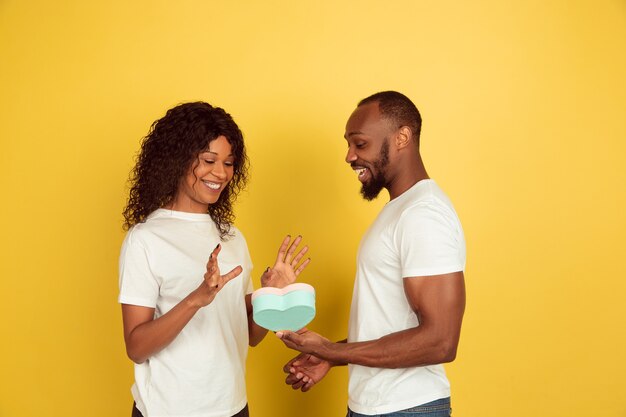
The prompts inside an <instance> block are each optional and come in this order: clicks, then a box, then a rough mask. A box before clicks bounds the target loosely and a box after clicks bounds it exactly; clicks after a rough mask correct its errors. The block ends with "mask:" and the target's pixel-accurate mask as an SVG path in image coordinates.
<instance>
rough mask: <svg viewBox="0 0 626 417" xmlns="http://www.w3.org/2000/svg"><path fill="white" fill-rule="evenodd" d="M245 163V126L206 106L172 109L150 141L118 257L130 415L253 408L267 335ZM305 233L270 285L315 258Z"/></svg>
mask: <svg viewBox="0 0 626 417" xmlns="http://www.w3.org/2000/svg"><path fill="white" fill-rule="evenodd" d="M247 169H248V161H247V157H246V152H245V147H244V143H243V135H242V133H241V131H240V130H239V128H238V127H237V125H236V124H235V122H234V121H233V119H232V117H231V116H230V115H229V114H228V113H226V112H225V111H224V110H223V109H221V108H217V107H213V106H211V105H209V104H207V103H204V102H194V103H185V104H181V105H179V106H176V107H174V108H172V109H170V110H169V111H168V112H167V113H166V115H165V116H164V117H163V118H161V119H159V120H157V121H156V122H155V123H154V124H153V125H152V127H151V129H150V131H149V133H148V135H147V136H146V138H145V139H144V140H143V143H142V145H141V151H140V153H139V156H138V158H137V163H136V165H135V168H134V169H133V171H132V174H131V178H130V183H131V189H130V195H129V199H128V205H127V206H126V208H125V210H124V218H125V223H124V226H125V228H126V229H128V234H127V235H126V238H125V240H124V243H123V245H122V250H121V256H120V295H119V302H120V303H121V304H122V316H123V321H124V340H125V342H126V351H127V353H128V356H129V357H130V359H132V360H133V362H135V384H134V385H133V388H132V393H133V397H134V399H135V403H136V404H135V406H134V407H133V416H142V415H143V416H144V417H153V416H154V417H157V416H194V417H195V416H198V417H199V416H216V417H218V416H219V417H227V416H247V415H248V407H247V400H246V389H245V378H244V374H245V369H244V368H245V359H246V355H247V347H248V344H250V345H251V346H255V345H256V344H257V343H259V342H260V341H261V340H262V339H263V337H264V336H265V334H266V333H267V330H265V329H263V328H261V327H259V326H258V325H256V324H255V323H254V321H253V320H252V305H251V301H250V294H251V292H252V290H253V287H252V282H251V279H250V270H251V269H252V262H251V260H250V255H249V253H248V248H247V245H246V241H245V239H244V237H243V236H242V235H241V233H240V232H239V230H237V228H235V227H234V226H233V224H232V223H233V219H234V215H233V203H234V201H235V198H236V197H237V195H238V193H239V192H240V191H241V190H242V189H243V187H244V186H245V183H246V180H247ZM300 240H301V238H300V237H297V238H296V239H295V240H294V241H293V242H292V241H291V238H290V237H289V236H287V237H286V238H285V239H284V241H283V242H282V244H281V246H280V249H279V254H278V258H277V260H276V263H275V265H274V267H273V268H271V269H270V268H268V269H267V270H266V271H265V273H264V274H263V276H262V277H261V285H262V286H273V287H283V286H285V285H287V284H290V283H292V282H294V281H295V278H296V276H297V275H298V274H299V273H300V272H301V271H302V270H303V269H304V267H305V266H306V265H307V264H308V262H309V261H310V259H307V260H305V261H304V262H302V263H301V264H300V265H299V266H298V264H299V262H300V260H301V259H302V257H303V256H304V254H305V253H306V252H307V247H306V246H305V247H304V248H302V249H301V250H299V251H298V252H297V253H296V247H297V246H298V244H299V243H300ZM218 257H219V262H218ZM221 271H229V272H227V273H226V274H223V275H222V274H221Z"/></svg>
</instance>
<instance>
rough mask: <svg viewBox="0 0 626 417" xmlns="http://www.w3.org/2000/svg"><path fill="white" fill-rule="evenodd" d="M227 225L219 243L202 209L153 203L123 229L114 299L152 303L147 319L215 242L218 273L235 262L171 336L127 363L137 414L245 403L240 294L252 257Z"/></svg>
mask: <svg viewBox="0 0 626 417" xmlns="http://www.w3.org/2000/svg"><path fill="white" fill-rule="evenodd" d="M232 232H234V236H233V237H232V238H230V239H228V240H226V241H224V242H221V241H220V238H219V233H218V230H217V227H216V226H215V223H214V222H213V220H212V219H211V217H210V216H209V215H208V214H196V213H184V212H178V211H172V210H166V209H158V210H156V211H155V212H153V213H152V214H151V215H150V216H149V217H148V219H147V220H146V221H145V222H144V223H140V224H137V225H135V226H134V227H133V228H131V230H130V231H129V232H128V234H127V235H126V238H125V240H124V243H123V244H122V250H121V255H120V295H119V302H120V303H123V304H132V305H138V306H144V307H151V308H155V313H154V317H155V318H158V317H160V316H162V315H163V314H165V313H167V312H168V311H169V310H171V309H172V308H173V307H174V306H175V305H176V304H178V303H179V302H180V301H181V300H182V299H183V298H185V297H186V296H187V295H189V294H190V293H191V292H192V291H193V290H195V289H196V288H198V286H199V285H200V284H201V282H202V280H203V276H204V274H205V272H206V264H207V261H208V259H209V255H210V254H211V251H212V250H213V249H214V248H215V247H216V245H217V244H218V243H221V244H222V249H221V252H220V254H219V255H218V265H219V268H220V272H221V273H226V272H228V271H230V270H231V269H232V268H234V267H236V266H237V265H241V266H242V268H243V272H242V273H241V274H240V275H239V276H238V277H236V278H234V279H233V280H231V281H230V282H228V283H227V284H226V285H225V286H224V288H223V289H222V290H221V291H220V292H219V293H218V294H217V296H216V297H215V299H214V300H213V302H211V304H209V305H208V306H206V307H203V308H201V309H200V310H199V311H198V312H197V313H196V314H195V316H194V317H193V318H192V319H191V320H190V321H189V323H188V324H187V325H186V326H185V327H184V328H183V330H182V331H181V332H180V334H178V336H176V338H175V339H174V340H173V341H172V343H170V344H169V345H168V346H167V347H165V348H164V349H163V350H161V351H160V352H158V353H156V354H155V355H153V356H151V357H150V358H149V359H148V360H147V361H145V362H144V363H142V364H139V365H137V364H135V384H134V385H133V388H132V393H133V397H134V399H135V402H136V403H137V408H138V409H139V411H141V412H142V413H143V415H144V417H165V416H168V417H179V416H180V417H182V416H185V417H225V416H232V415H233V414H236V413H237V412H238V411H240V410H241V409H243V408H244V407H245V405H246V402H247V399H246V386H245V362H246V356H247V352H248V316H247V313H246V305H245V295H246V294H248V293H251V292H252V281H251V280H250V271H251V269H252V262H251V260H250V254H249V253H248V247H247V245H246V241H245V239H244V237H243V236H242V235H241V233H240V232H239V230H237V229H236V228H234V227H232Z"/></svg>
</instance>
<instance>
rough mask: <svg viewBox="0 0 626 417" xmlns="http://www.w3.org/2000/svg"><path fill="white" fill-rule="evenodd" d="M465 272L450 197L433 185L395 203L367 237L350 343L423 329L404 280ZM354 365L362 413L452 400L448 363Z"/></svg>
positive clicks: (352, 385) (354, 393)
mask: <svg viewBox="0 0 626 417" xmlns="http://www.w3.org/2000/svg"><path fill="white" fill-rule="evenodd" d="M464 269H465V238H464V236H463V229H462V228H461V223H460V222H459V219H458V216H457V214H456V212H455V211H454V208H453V207H452V204H451V203H450V200H448V198H447V197H446V195H445V194H444V193H443V191H441V189H440V188H439V187H438V186H437V184H435V182H434V181H433V180H423V181H420V182H418V183H417V184H415V185H414V186H413V187H411V188H410V189H409V190H407V191H406V192H404V193H403V194H401V195H400V196H398V197H396V198H395V199H393V200H391V201H390V202H389V203H387V205H386V206H385V207H384V208H383V210H382V211H381V212H380V213H379V215H378V217H377V218H376V220H375V221H374V223H373V224H372V225H371V226H370V228H369V230H368V231H367V232H366V233H365V235H364V236H363V239H362V240H361V244H360V247H359V252H358V256H357V272H356V280H355V283H354V292H353V295H352V306H351V310H350V322H349V328H348V342H362V341H368V340H375V339H379V338H381V337H383V336H385V335H387V334H390V333H394V332H399V331H402V330H406V329H410V328H414V327H416V326H419V321H418V319H417V316H416V315H415V312H414V311H413V310H412V309H411V306H410V305H409V303H408V301H407V298H406V295H405V293H404V286H403V281H402V280H403V278H408V277H417V276H429V275H439V274H447V273H452V272H458V271H463V270H464ZM348 368H349V373H350V382H349V399H348V405H349V407H350V409H351V410H353V411H354V412H356V413H360V414H383V413H390V412H394V411H399V410H404V409H407V408H411V407H415V406H418V405H421V404H424V403H427V402H430V401H434V400H437V399H440V398H445V397H448V396H450V384H449V383H448V379H447V378H446V374H445V371H444V369H443V365H434V366H423V367H413V368H401V369H382V368H370V367H365V366H360V365H349V366H348Z"/></svg>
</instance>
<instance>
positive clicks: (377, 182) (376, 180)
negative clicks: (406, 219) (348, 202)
mask: <svg viewBox="0 0 626 417" xmlns="http://www.w3.org/2000/svg"><path fill="white" fill-rule="evenodd" d="M387 165H389V141H387V140H385V141H384V142H383V144H382V146H381V147H380V157H379V158H378V160H377V161H375V162H374V163H373V164H372V169H370V173H371V174H372V178H370V180H369V182H367V183H364V184H362V185H361V195H362V196H363V198H364V199H366V200H367V201H372V200H373V199H375V198H376V197H378V194H380V192H381V191H382V189H383V188H385V185H387V180H386V179H385V172H386V171H387Z"/></svg>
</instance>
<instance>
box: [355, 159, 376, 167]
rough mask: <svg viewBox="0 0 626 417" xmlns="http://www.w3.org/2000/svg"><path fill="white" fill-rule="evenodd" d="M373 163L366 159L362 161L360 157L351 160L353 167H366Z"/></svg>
mask: <svg viewBox="0 0 626 417" xmlns="http://www.w3.org/2000/svg"><path fill="white" fill-rule="evenodd" d="M371 166H372V165H371V164H369V163H368V162H365V161H361V160H359V159H357V160H356V161H352V162H350V167H352V169H354V168H356V167H365V168H369V167H371Z"/></svg>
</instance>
